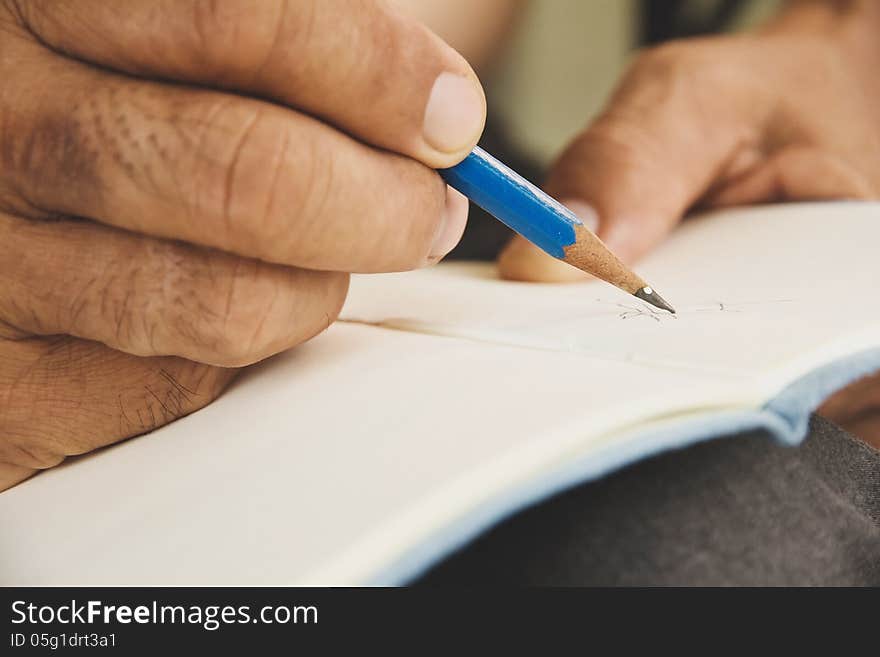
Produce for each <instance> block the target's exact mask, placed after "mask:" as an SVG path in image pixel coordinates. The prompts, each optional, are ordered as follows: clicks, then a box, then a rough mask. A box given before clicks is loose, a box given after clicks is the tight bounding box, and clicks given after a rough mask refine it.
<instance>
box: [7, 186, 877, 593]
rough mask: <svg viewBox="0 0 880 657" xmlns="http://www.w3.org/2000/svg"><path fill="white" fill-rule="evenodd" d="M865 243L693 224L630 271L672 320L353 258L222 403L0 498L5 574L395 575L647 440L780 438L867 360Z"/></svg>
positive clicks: (463, 272)
mask: <svg viewBox="0 0 880 657" xmlns="http://www.w3.org/2000/svg"><path fill="white" fill-rule="evenodd" d="M878 244H880V205H876V204H857V203H837V204H806V205H788V206H778V207H765V208H753V209H743V210H735V211H728V212H721V213H716V214H713V215H709V216H706V217H703V218H700V219H695V220H689V221H687V222H686V223H685V224H684V225H683V226H682V227H681V228H680V229H679V230H678V231H677V232H676V234H675V235H674V236H673V237H672V239H671V240H670V241H669V242H668V243H667V244H666V245H665V246H664V247H663V248H662V249H660V250H659V251H658V252H657V253H656V254H654V255H653V256H652V257H651V258H649V259H648V260H646V261H645V262H643V263H642V264H641V265H640V267H639V271H640V273H642V274H643V275H644V276H645V278H646V279H647V280H649V281H651V282H652V284H655V285H656V286H657V287H658V289H659V290H661V291H662V293H663V294H664V295H666V297H667V298H668V299H669V301H670V302H671V303H673V305H675V306H676V308H677V309H678V311H679V312H678V315H677V316H675V317H673V316H670V315H665V314H661V313H659V312H655V311H653V310H652V309H651V308H649V307H647V306H646V305H644V304H642V303H641V302H639V301H637V300H635V299H633V298H631V297H629V296H627V295H625V294H623V293H621V292H619V291H617V290H615V289H614V288H611V287H610V286H608V285H605V284H602V283H599V282H588V283H583V284H574V285H551V286H548V285H544V286H540V285H529V284H522V283H511V282H502V281H499V280H497V279H496V277H495V274H494V270H493V267H492V266H491V265H488V264H451V265H441V266H439V267H437V268H434V269H430V270H425V271H422V272H416V273H408V274H393V275H382V276H364V277H356V278H355V279H354V281H353V283H352V290H351V296H350V299H349V301H348V303H347V305H346V307H345V309H344V312H343V321H341V322H339V323H337V324H335V325H334V326H333V327H331V329H330V330H329V331H327V332H326V333H325V334H323V335H322V336H320V337H318V338H317V339H315V340H313V341H311V342H310V343H308V344H306V345H303V346H302V347H300V348H297V349H295V350H293V351H291V352H289V353H287V354H284V355H282V356H280V357H277V358H274V359H271V360H269V361H267V362H265V363H263V364H262V365H260V366H258V367H255V368H253V369H251V370H250V371H248V372H247V373H246V374H245V375H244V376H243V378H242V379H240V380H239V381H238V382H237V383H236V384H235V385H234V386H233V387H232V388H231V389H230V390H229V392H228V393H227V394H226V395H225V396H224V397H223V398H221V399H220V400H219V401H218V402H217V403H215V404H213V405H211V406H210V407H208V408H206V409H205V410H203V411H200V412H198V413H195V414H194V415H191V416H189V417H187V418H184V419H183V420H181V421H179V422H176V423H174V424H173V425H171V426H169V427H166V428H164V429H160V430H158V431H155V432H154V433H152V434H150V435H146V436H143V437H140V438H136V439H133V440H130V441H128V442H126V443H123V444H121V445H117V446H114V447H111V448H109V449H105V450H103V451H101V452H99V453H97V454H93V455H90V456H87V457H83V458H79V459H75V460H73V461H71V462H69V463H67V464H65V465H63V466H62V467H59V468H57V469H55V470H52V471H49V472H46V473H44V474H41V475H39V476H37V477H35V478H33V479H32V480H30V481H28V482H26V483H24V484H23V485H20V486H18V487H16V488H14V489H12V490H10V491H8V492H6V493H3V494H0V526H2V528H3V531H2V536H0V583H2V584H300V583H319V584H359V583H400V582H405V581H407V580H408V579H410V578H412V577H413V576H415V575H417V574H418V573H419V572H421V571H423V570H424V569H425V568H426V567H428V566H429V565H431V564H432V563H434V562H435V561H436V560H437V559H439V558H441V557H442V556H444V555H445V554H448V553H449V551H451V550H453V549H455V548H456V547H458V546H460V545H462V544H463V543H464V542H465V541H467V540H468V539H469V538H471V537H473V536H474V535H476V534H477V533H478V532H480V531H482V530H484V529H485V528H487V527H488V526H490V525H491V524H493V523H495V522H497V521H498V520H499V519H501V518H503V517H505V516H506V515H508V514H510V513H512V512H514V511H515V510H517V509H519V508H522V507H523V506H524V505H527V504H530V503H534V502H536V501H538V500H540V499H542V498H544V497H546V496H547V495H550V494H552V493H554V492H556V491H558V490H560V489H562V488H564V487H566V486H570V485H573V484H575V483H578V482H581V481H584V480H587V479H590V478H594V477H598V476H601V475H603V474H605V473H608V472H610V471H612V470H614V469H615V468H619V467H621V466H623V465H625V464H627V463H630V462H632V461H634V460H636V459H639V458H644V457H646V456H648V455H650V454H653V453H656V452H658V451H660V450H663V449H669V448H673V447H677V446H682V445H685V444H688V443H692V442H694V441H697V440H701V439H707V438H711V437H715V436H719V435H723V434H729V433H732V432H736V431H739V430H742V429H746V428H752V427H765V428H767V429H768V430H769V431H770V432H771V433H772V434H773V435H774V436H775V437H776V438H778V439H779V440H783V441H786V442H790V443H796V442H797V441H798V440H800V439H801V438H802V437H803V435H804V432H805V429H806V420H807V417H808V414H809V411H810V409H812V408H813V407H815V406H816V405H817V404H818V403H819V402H820V401H821V399H823V398H824V397H825V396H826V395H827V394H829V393H830V392H832V391H833V390H835V389H837V388H839V387H841V386H843V385H844V384H846V383H847V382H849V381H851V380H853V379H855V378H857V377H859V376H861V375H863V374H865V373H868V372H870V371H874V370H876V369H880V304H878V287H880V250H878Z"/></svg>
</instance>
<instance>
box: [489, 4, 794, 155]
mask: <svg viewBox="0 0 880 657" xmlns="http://www.w3.org/2000/svg"><path fill="white" fill-rule="evenodd" d="M475 1H476V2H479V0H475ZM651 4H652V7H651V10H652V11H655V12H661V13H662V12H663V11H664V9H665V8H667V7H669V8H671V7H672V5H671V3H669V2H665V1H664V0H652V2H651ZM722 4H723V3H721V2H717V1H713V0H689V1H688V2H687V3H686V5H685V6H684V11H686V12H688V13H691V14H694V15H693V17H692V18H693V20H694V22H695V23H699V22H700V21H701V20H704V21H705V19H706V17H707V16H710V15H712V14H713V13H717V12H718V11H719V9H720V8H721V5H722ZM780 4H781V2H780V0H745V1H741V2H738V3H735V8H734V10H733V11H732V12H731V16H730V17H729V20H727V21H725V22H726V26H725V29H727V30H739V29H747V28H748V27H750V26H753V25H755V24H756V23H760V22H761V21H763V20H765V19H766V18H767V17H768V16H771V15H772V14H773V13H775V12H776V11H777V10H778V8H779V6H780ZM520 11H521V14H520V16H519V17H518V20H517V22H516V25H515V27H514V31H513V33H512V35H511V37H510V40H509V42H508V45H507V51H506V52H505V56H504V57H503V58H502V59H501V61H500V63H499V65H498V66H497V67H496V68H495V70H493V71H492V74H491V76H488V79H487V94H488V99H489V104H490V113H494V114H495V115H496V116H498V117H499V118H500V119H501V120H502V121H504V122H505V124H506V126H507V129H508V135H509V137H510V138H511V139H512V140H513V141H514V142H515V144H516V146H518V147H520V148H522V149H523V150H524V151H525V152H526V153H528V154H529V155H531V156H533V157H534V158H536V159H537V160H538V161H539V162H540V163H542V164H546V163H547V162H548V161H549V160H551V159H552V158H553V157H554V156H555V155H556V154H558V152H559V151H560V149H561V148H562V147H563V146H564V145H565V143H566V142H567V141H568V140H569V139H571V137H572V136H573V135H574V134H576V133H577V132H578V131H580V129H581V128H582V127H583V126H584V125H585V124H586V122H587V121H588V120H589V118H590V117H591V116H593V115H594V114H595V113H596V112H597V111H599V109H600V108H601V106H602V104H603V102H604V100H605V99H606V98H607V96H608V94H609V92H610V91H611V89H612V88H613V87H614V83H615V81H616V80H617V79H618V77H619V76H620V74H621V73H622V72H623V69H624V67H625V66H626V63H627V61H628V60H629V58H630V57H631V56H632V53H633V52H634V50H635V48H636V47H637V44H638V43H639V42H640V40H641V39H642V38H643V32H644V27H645V26H644V21H645V20H646V17H645V13H646V6H645V4H644V3H642V2H639V0H530V1H527V2H525V3H524V4H523V7H522V9H521V10H520Z"/></svg>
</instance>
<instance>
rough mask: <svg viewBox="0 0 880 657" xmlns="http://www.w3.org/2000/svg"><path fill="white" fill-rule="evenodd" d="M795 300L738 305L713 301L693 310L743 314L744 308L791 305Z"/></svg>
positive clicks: (743, 302)
mask: <svg viewBox="0 0 880 657" xmlns="http://www.w3.org/2000/svg"><path fill="white" fill-rule="evenodd" d="M793 301H794V299H770V300H768V301H740V302H737V303H725V302H723V301H713V302H712V303H711V304H703V305H701V306H698V307H696V308H694V309H693V311H694V312H695V313H705V312H722V313H741V312H745V310H746V309H745V308H743V306H757V305H761V306H763V305H768V304H776V303H791V302H793Z"/></svg>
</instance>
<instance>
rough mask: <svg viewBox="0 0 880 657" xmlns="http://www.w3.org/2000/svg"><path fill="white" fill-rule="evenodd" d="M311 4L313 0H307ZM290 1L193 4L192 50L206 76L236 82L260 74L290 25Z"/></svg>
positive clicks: (200, 0) (199, 1) (202, 1)
mask: <svg viewBox="0 0 880 657" xmlns="http://www.w3.org/2000/svg"><path fill="white" fill-rule="evenodd" d="M303 4H311V3H303ZM287 9H288V1H287V0H279V1H277V2H255V3H246V4H245V5H242V4H241V3H233V2H223V0H197V1H196V2H194V3H193V4H192V39H193V44H192V48H190V50H191V51H194V52H195V53H197V54H198V55H199V56H200V59H201V61H200V66H201V69H202V70H203V71H204V75H205V76H206V77H207V78H209V79H211V80H214V81H217V82H225V83H235V82H237V81H239V80H251V79H253V78H254V77H255V76H257V75H259V73H260V71H261V70H262V69H263V68H264V67H265V64H266V62H267V61H268V60H269V59H270V58H271V57H272V56H273V51H274V50H275V49H276V48H277V47H279V46H282V47H283V46H285V45H288V43H289V42H287V43H285V41H286V40H285V39H282V32H283V30H284V29H285V25H286V20H285V18H286V16H287Z"/></svg>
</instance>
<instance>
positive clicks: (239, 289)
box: [175, 256, 282, 367]
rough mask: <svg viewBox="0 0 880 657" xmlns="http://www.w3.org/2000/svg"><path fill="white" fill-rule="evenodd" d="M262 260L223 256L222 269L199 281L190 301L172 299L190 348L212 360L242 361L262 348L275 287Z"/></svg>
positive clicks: (220, 362)
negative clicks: (195, 292) (181, 303)
mask: <svg viewBox="0 0 880 657" xmlns="http://www.w3.org/2000/svg"><path fill="white" fill-rule="evenodd" d="M266 268H267V265H264V264H263V263H260V262H258V261H255V260H244V259H238V258H232V257H231V256H230V257H229V260H228V261H227V262H226V263H224V264H223V265H222V266H221V267H220V269H221V270H223V271H224V273H222V274H220V275H219V276H216V275H212V274H211V273H210V271H208V272H206V273H207V278H205V279H204V280H203V281H202V284H201V285H200V286H199V291H198V292H197V295H196V296H197V297H198V300H197V301H195V303H186V304H185V305H183V306H181V305H180V304H178V306H177V312H176V313H175V315H176V316H175V325H176V327H177V332H178V334H179V335H180V336H181V337H182V338H183V339H184V340H185V341H186V342H188V343H189V344H191V345H192V347H191V350H192V351H193V352H194V353H204V354H205V355H206V357H207V359H209V360H210V362H211V364H213V365H221V366H224V367H238V366H243V365H248V364H250V363H252V362H255V361H256V360H259V357H260V356H261V355H263V354H264V351H265V348H266V344H267V342H269V341H271V324H272V323H271V321H270V320H271V318H272V316H273V314H275V313H277V311H278V308H277V304H278V301H279V295H280V294H281V292H282V291H281V289H280V287H279V286H278V284H277V281H276V280H274V279H273V277H272V276H266V275H264V271H265V269H266Z"/></svg>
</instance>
